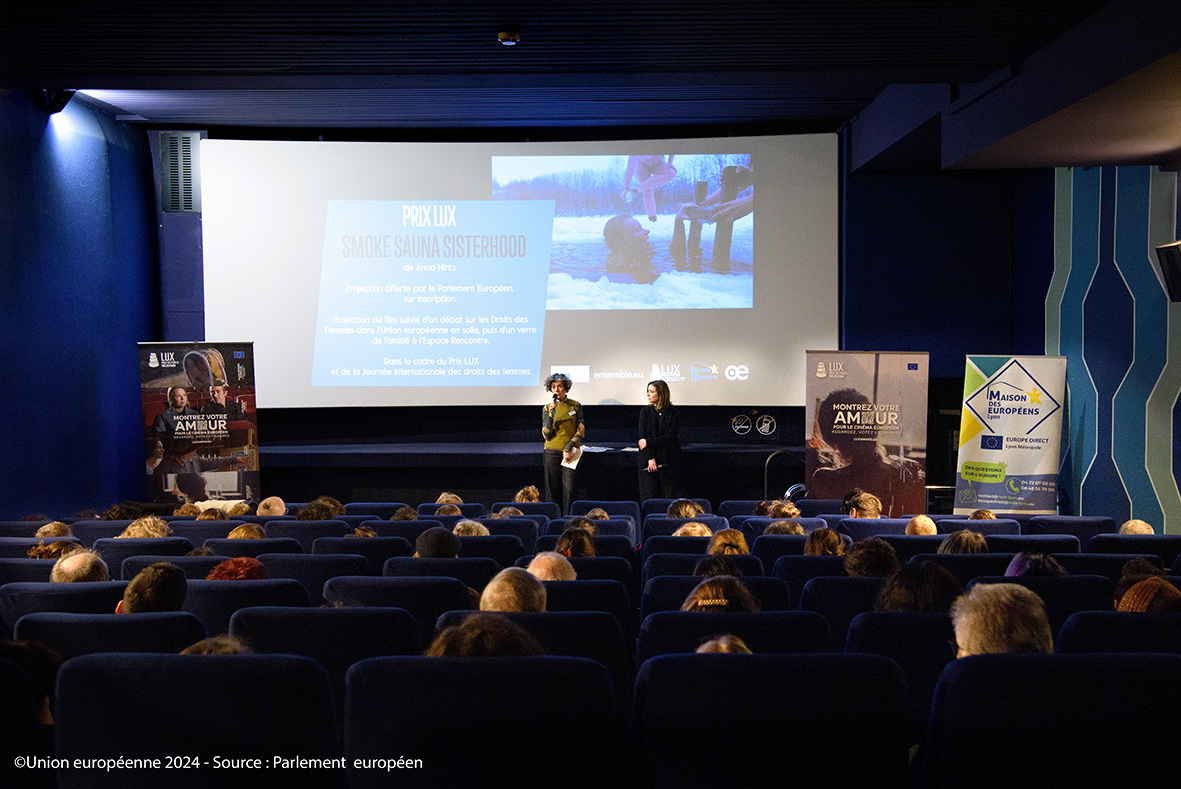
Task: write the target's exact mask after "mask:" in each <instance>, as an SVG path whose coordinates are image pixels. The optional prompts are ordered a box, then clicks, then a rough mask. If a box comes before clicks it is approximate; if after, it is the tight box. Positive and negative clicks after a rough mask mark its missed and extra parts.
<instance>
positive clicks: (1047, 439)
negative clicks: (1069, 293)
mask: <svg viewBox="0 0 1181 789" xmlns="http://www.w3.org/2000/svg"><path fill="white" fill-rule="evenodd" d="M1065 401H1066V357H1065V356H969V357H967V363H966V364H965V367H964V406H963V415H962V417H961V419H960V451H959V459H958V461H957V463H956V468H957V472H956V491H955V494H956V496H955V513H956V514H957V515H967V514H971V513H972V512H973V511H974V510H978V509H987V510H993V511H994V512H1006V513H1027V514H1035V515H1036V514H1042V515H1053V514H1056V513H1057V512H1058V462H1059V458H1058V455H1059V444H1060V439H1061V436H1062V404H1063V403H1064V402H1065Z"/></svg>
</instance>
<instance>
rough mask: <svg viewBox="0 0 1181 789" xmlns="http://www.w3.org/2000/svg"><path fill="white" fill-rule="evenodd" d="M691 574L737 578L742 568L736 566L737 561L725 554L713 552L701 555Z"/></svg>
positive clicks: (705, 576) (701, 576) (700, 576)
mask: <svg viewBox="0 0 1181 789" xmlns="http://www.w3.org/2000/svg"><path fill="white" fill-rule="evenodd" d="M693 574H694V575H696V576H698V577H699V578H713V577H714V576H718V575H729V576H733V577H734V578H738V577H739V576H741V575H742V570H740V569H739V568H738V562H736V561H734V560H733V559H731V558H730V557H729V556H727V555H726V554H724V553H715V554H711V555H708V556H703V557H701V561H699V562H698V563H697V564H696V565H695V566H694V567H693Z"/></svg>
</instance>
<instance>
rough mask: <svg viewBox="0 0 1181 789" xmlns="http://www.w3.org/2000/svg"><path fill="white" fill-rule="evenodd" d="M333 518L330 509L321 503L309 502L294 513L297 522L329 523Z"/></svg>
mask: <svg viewBox="0 0 1181 789" xmlns="http://www.w3.org/2000/svg"><path fill="white" fill-rule="evenodd" d="M333 517H335V516H333V514H332V508H331V507H329V506H328V505H327V504H325V503H324V502H322V501H310V502H308V503H307V504H305V505H303V506H302V507H300V508H299V512H297V513H295V519H296V520H297V521H330V520H332V519H333Z"/></svg>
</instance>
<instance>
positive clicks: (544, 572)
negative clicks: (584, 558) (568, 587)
mask: <svg viewBox="0 0 1181 789" xmlns="http://www.w3.org/2000/svg"><path fill="white" fill-rule="evenodd" d="M526 569H527V570H528V571H529V572H530V573H532V574H533V575H534V576H535V577H536V578H537V580H539V581H574V580H576V579H577V578H578V573H577V572H575V570H574V565H572V564H570V560H569V559H567V558H566V557H565V556H563V555H562V554H560V553H558V552H557V551H542V552H541V553H539V554H537V555H536V556H534V557H533V561H531V562H529V567H528V568H526Z"/></svg>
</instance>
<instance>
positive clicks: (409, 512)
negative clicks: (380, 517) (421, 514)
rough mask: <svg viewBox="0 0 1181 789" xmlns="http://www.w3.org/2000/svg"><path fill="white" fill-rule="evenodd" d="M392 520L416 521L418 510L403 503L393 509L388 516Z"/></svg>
mask: <svg viewBox="0 0 1181 789" xmlns="http://www.w3.org/2000/svg"><path fill="white" fill-rule="evenodd" d="M390 520H392V521H416V520H418V511H417V510H415V509H414V508H413V507H411V506H409V505H407V504H403V505H402V506H401V507H398V509H396V510H394V514H393V515H391V516H390Z"/></svg>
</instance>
